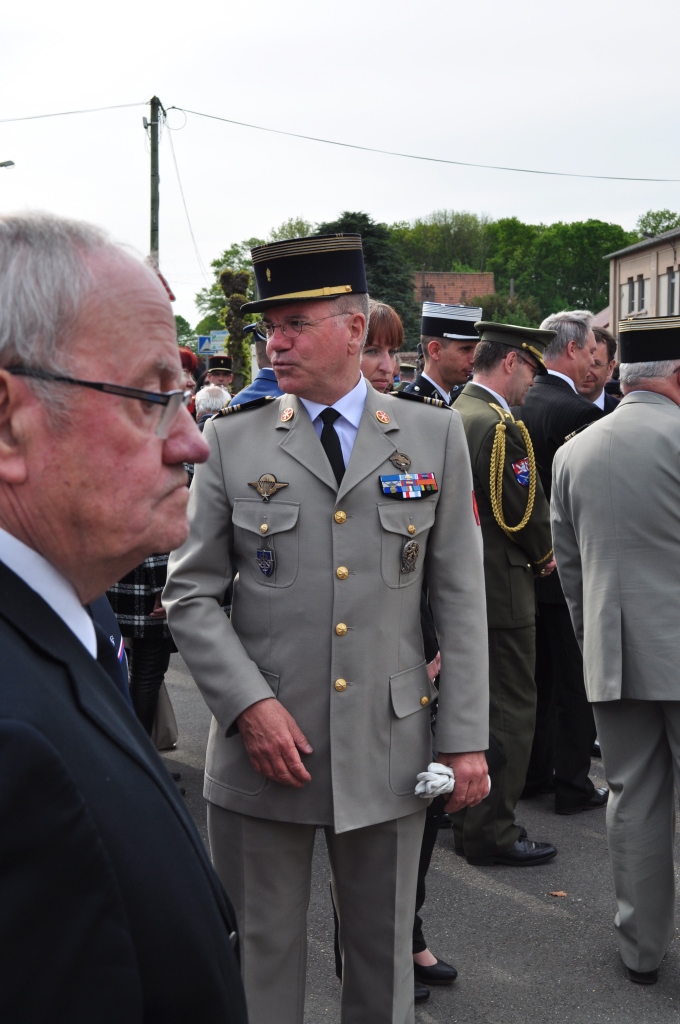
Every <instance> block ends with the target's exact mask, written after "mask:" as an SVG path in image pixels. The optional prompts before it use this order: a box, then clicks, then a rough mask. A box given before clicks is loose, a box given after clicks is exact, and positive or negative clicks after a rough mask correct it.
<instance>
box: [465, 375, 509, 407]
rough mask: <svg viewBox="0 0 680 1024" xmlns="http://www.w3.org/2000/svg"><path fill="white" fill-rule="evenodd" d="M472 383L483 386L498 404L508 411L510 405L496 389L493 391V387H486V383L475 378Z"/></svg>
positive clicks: (479, 386)
mask: <svg viewBox="0 0 680 1024" xmlns="http://www.w3.org/2000/svg"><path fill="white" fill-rule="evenodd" d="M472 383H473V384H476V385H477V387H478V388H484V390H485V391H488V392H489V394H490V395H493V397H494V398H495V399H496V401H497V402H498V404H499V405H500V406H502V408H503V409H505V410H506V411H507V412H510V406H509V405H508V403H507V402H506V401H505V399H504V398H503V396H502V395H499V394H498V392H497V391H494V390H493V388H490V387H488V386H487V385H486V384H480V382H479V381H478V380H475V381H473V382H472Z"/></svg>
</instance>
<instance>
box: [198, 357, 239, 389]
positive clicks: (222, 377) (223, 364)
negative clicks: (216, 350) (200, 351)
mask: <svg viewBox="0 0 680 1024" xmlns="http://www.w3.org/2000/svg"><path fill="white" fill-rule="evenodd" d="M232 366H233V363H232V359H231V356H208V372H207V373H206V375H205V378H204V380H203V386H204V387H205V385H206V384H218V385H219V386H220V387H221V388H224V389H225V390H226V391H229V387H230V385H231V382H232V381H233V379H234V373H233V370H232Z"/></svg>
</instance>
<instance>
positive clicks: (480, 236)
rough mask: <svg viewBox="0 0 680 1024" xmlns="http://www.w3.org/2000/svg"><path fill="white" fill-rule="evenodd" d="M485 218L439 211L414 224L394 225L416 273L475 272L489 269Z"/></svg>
mask: <svg viewBox="0 0 680 1024" xmlns="http://www.w3.org/2000/svg"><path fill="white" fill-rule="evenodd" d="M489 223H490V221H489V218H488V217H486V216H485V215H482V216H478V215H477V214H476V213H468V212H466V211H457V210H435V211H434V213H431V214H429V215H428V216H427V217H423V218H417V219H416V220H414V221H413V223H406V222H401V223H397V224H392V225H391V228H390V230H391V233H392V237H393V238H394V239H395V241H397V242H398V243H399V246H400V248H401V250H402V253H403V254H404V256H405V258H406V259H407V260H408V262H409V263H411V264H412V266H413V267H414V268H415V269H416V270H422V269H425V270H435V271H451V270H456V271H459V272H460V270H459V268H464V271H463V272H471V271H472V272H475V271H479V270H484V269H485V262H486V255H487V243H486V228H487V225H488V224H489Z"/></svg>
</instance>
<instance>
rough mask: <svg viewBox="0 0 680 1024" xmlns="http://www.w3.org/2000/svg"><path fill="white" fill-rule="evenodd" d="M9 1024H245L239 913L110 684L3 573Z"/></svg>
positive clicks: (2, 793)
mask: <svg viewBox="0 0 680 1024" xmlns="http://www.w3.org/2000/svg"><path fill="white" fill-rule="evenodd" d="M0 650H2V665H1V667H0V908H1V909H0V936H1V937H2V950H3V953H2V957H1V958H0V1020H3V1021H8V1022H9V1021H11V1022H12V1024H36V1022H38V1021H39V1022H40V1024H93V1022H95V1021H96V1022H97V1024H123V1022H124V1024H152V1022H154V1024H155V1022H159V1024H160V1022H163V1024H186V1022H187V1021H191V1022H192V1024H225V1022H229V1024H245V1022H246V1020H247V1015H246V1009H245V1003H244V997H243V990H242V987H241V981H240V976H239V971H238V964H237V961H236V956H235V954H234V951H233V949H232V945H231V942H230V938H229V936H230V933H232V932H233V930H234V924H233V920H234V918H233V910H232V908H231V905H230V904H229V902H228V900H227V899H226V897H225V895H224V892H223V890H222V888H221V886H220V883H219V881H218V880H217V877H216V876H215V874H214V872H213V870H212V867H211V865H210V862H209V859H208V857H207V854H206V852H205V849H204V847H203V844H202V842H201V839H200V837H199V835H198V833H197V831H196V829H195V827H194V825H193V823H192V821H191V818H190V816H189V813H188V811H187V809H186V807H185V806H184V804H183V801H182V799H181V797H180V794H179V791H178V789H177V787H176V785H175V784H174V782H173V781H172V779H171V777H170V775H169V773H168V772H167V770H166V769H165V767H164V765H163V763H162V762H161V760H160V758H159V757H158V756H157V754H156V752H155V750H154V749H153V747H152V746H151V743H150V741H149V740H148V738H147V736H146V734H145V733H144V730H143V729H142V727H141V726H140V725H139V723H138V722H137V721H136V719H135V717H134V715H133V713H132V711H131V710H130V708H129V707H127V706H126V704H125V701H124V700H123V697H122V696H121V695H120V693H118V691H117V690H116V687H115V685H114V683H113V682H112V681H111V679H110V678H109V676H108V675H107V674H106V672H105V671H104V670H103V669H102V668H101V667H100V666H99V665H98V663H97V662H96V661H95V660H93V659H92V658H91V657H90V655H89V654H88V653H87V651H86V650H85V648H84V647H83V646H82V644H81V643H80V642H79V641H78V640H77V639H76V637H75V636H74V635H73V633H71V631H70V630H69V629H68V628H67V627H66V626H65V624H64V623H63V622H62V621H61V619H60V618H59V617H58V616H57V615H56V614H55V613H54V612H53V611H52V609H51V608H50V607H49V606H48V605H47V604H46V603H45V602H44V601H43V600H42V599H41V598H40V597H39V596H38V595H37V594H36V593H35V592H34V591H33V590H31V589H30V588H29V587H28V586H26V584H25V583H24V582H23V581H22V580H21V579H19V578H18V577H17V576H16V575H15V574H14V573H13V572H11V571H10V570H9V569H8V568H7V567H6V566H5V565H4V564H2V563H0Z"/></svg>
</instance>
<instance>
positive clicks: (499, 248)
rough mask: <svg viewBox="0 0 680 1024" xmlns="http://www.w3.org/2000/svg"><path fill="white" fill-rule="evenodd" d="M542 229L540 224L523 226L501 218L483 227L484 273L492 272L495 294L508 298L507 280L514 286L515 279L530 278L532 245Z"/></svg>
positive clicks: (520, 223)
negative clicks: (485, 245) (485, 256)
mask: <svg viewBox="0 0 680 1024" xmlns="http://www.w3.org/2000/svg"><path fill="white" fill-rule="evenodd" d="M544 230H545V227H544V225H542V224H524V223H523V222H522V221H521V220H519V219H518V218H517V217H502V218H501V219H500V220H497V221H494V222H493V223H490V224H487V226H486V230H485V236H486V244H487V247H488V252H487V258H486V270H490V271H491V272H492V273H493V275H494V285H495V288H496V292H497V293H498V294H505V295H509V293H510V281H511V280H514V281H515V285H516V284H517V281H518V279H519V278H526V277H527V275H529V277H530V275H531V273H532V271H533V264H534V245H535V243H536V240H537V239H538V238H539V237H540V235H541V233H542V232H543V231H544ZM530 294H531V293H530V292H529V295H530Z"/></svg>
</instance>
